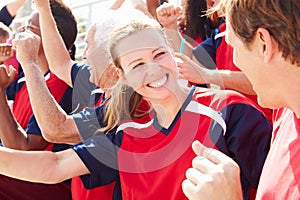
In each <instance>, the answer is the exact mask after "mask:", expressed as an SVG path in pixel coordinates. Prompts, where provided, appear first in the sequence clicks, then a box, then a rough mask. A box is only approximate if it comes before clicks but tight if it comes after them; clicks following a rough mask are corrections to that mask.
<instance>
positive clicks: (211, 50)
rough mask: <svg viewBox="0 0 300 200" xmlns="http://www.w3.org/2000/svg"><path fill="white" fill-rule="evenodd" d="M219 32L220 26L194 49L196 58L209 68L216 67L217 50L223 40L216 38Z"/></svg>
mask: <svg viewBox="0 0 300 200" xmlns="http://www.w3.org/2000/svg"><path fill="white" fill-rule="evenodd" d="M219 32H220V30H219V29H218V28H216V29H214V31H213V32H212V34H211V35H210V37H208V38H207V39H206V40H204V41H203V42H201V43H200V44H199V45H198V46H197V47H195V48H194V49H193V55H194V56H195V58H196V59H197V60H198V62H200V63H201V64H203V65H204V66H205V67H206V68H208V69H215V68H216V51H217V48H218V46H219V45H220V44H221V42H222V38H218V39H215V37H216V35H217V34H218V33H219Z"/></svg>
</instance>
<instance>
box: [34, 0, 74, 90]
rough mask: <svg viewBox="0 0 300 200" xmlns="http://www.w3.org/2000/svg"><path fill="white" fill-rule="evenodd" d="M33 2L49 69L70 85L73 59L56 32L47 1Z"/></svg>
mask: <svg viewBox="0 0 300 200" xmlns="http://www.w3.org/2000/svg"><path fill="white" fill-rule="evenodd" d="M35 4H36V7H37V9H38V11H39V20H40V28H41V34H42V43H43V48H44V51H45V55H46V58H47V60H48V63H49V67H50V70H51V71H52V72H53V73H54V74H55V75H56V76H57V77H59V78H60V79H62V80H63V81H64V82H66V83H67V84H68V85H69V86H71V87H72V80H71V69H72V66H73V64H74V61H73V60H72V59H71V58H70V55H69V52H68V50H67V49H66V47H65V45H64V42H63V39H62V38H61V36H60V34H59V32H58V29H57V27H56V23H55V20H54V18H53V16H52V14H51V9H50V5H49V1H48V0H35Z"/></svg>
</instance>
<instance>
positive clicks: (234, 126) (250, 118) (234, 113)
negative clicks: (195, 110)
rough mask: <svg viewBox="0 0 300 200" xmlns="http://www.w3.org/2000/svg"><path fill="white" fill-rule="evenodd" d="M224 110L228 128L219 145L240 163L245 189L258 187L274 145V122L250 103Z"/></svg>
mask: <svg viewBox="0 0 300 200" xmlns="http://www.w3.org/2000/svg"><path fill="white" fill-rule="evenodd" d="M221 113H222V115H223V117H224V120H225V122H226V126H227V131H226V133H225V136H224V138H222V137H221V139H220V140H219V141H218V142H217V147H218V148H219V149H220V150H221V151H222V152H224V153H225V154H227V155H229V156H230V157H231V158H233V159H234V160H235V161H236V162H237V163H238V164H239V166H240V169H241V174H242V175H241V181H242V186H243V190H246V189H245V188H249V186H251V187H252V188H257V186H258V182H259V178H260V174H261V171H262V167H263V164H264V161H265V159H266V156H267V154H268V151H269V148H270V141H271V135H272V126H271V124H270V123H269V121H268V120H267V118H266V117H265V116H264V115H263V114H262V113H261V112H260V111H258V110H257V109H256V108H254V107H252V106H250V105H248V104H243V103H241V104H232V105H229V106H227V107H226V108H225V109H223V110H222V111H221ZM212 132H213V131H212ZM222 140H224V141H222ZM247 184H248V186H247ZM249 184H250V185H249ZM244 194H245V191H244Z"/></svg>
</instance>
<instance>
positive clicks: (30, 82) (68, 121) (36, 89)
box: [23, 63, 81, 144]
mask: <svg viewBox="0 0 300 200" xmlns="http://www.w3.org/2000/svg"><path fill="white" fill-rule="evenodd" d="M25 64H26V63H25ZM23 65H24V64H23ZM26 65H32V66H26V67H24V72H25V75H26V83H27V89H28V93H29V97H30V102H31V105H32V109H33V112H34V114H35V117H36V120H37V122H38V124H39V127H40V129H41V130H42V134H43V137H44V138H45V139H46V140H47V141H49V142H53V143H70V144H75V143H78V142H80V141H81V140H80V137H79V132H78V130H77V127H76V125H75V122H74V120H73V118H72V117H70V116H68V115H67V114H66V112H65V111H64V110H63V109H62V108H61V107H60V105H59V104H58V103H57V102H56V100H55V99H54V98H53V96H52V95H51V93H50V91H49V89H48V88H47V85H46V83H45V80H44V77H43V74H42V72H41V71H40V69H39V68H38V67H37V66H36V64H34V63H27V64H26ZM34 66H35V67H34ZM28 70H29V71H28Z"/></svg>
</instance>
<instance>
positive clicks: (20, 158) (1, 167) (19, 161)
mask: <svg viewBox="0 0 300 200" xmlns="http://www.w3.org/2000/svg"><path fill="white" fill-rule="evenodd" d="M0 158H1V159H0V160H1V161H0V174H3V175H6V176H10V177H13V178H17V179H21V180H25V181H31V182H39V183H49V184H53V183H60V182H62V181H64V180H67V179H69V178H72V177H75V176H79V175H83V174H88V173H89V171H88V169H87V168H86V167H85V165H84V164H83V163H82V161H81V160H80V158H79V157H78V156H77V154H76V153H75V152H74V151H73V150H72V149H68V150H64V151H61V152H58V153H53V152H50V151H17V150H11V149H7V148H5V147H1V148H0Z"/></svg>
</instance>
